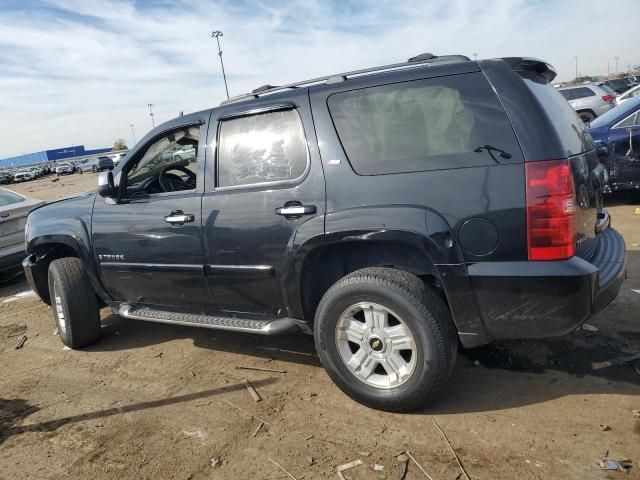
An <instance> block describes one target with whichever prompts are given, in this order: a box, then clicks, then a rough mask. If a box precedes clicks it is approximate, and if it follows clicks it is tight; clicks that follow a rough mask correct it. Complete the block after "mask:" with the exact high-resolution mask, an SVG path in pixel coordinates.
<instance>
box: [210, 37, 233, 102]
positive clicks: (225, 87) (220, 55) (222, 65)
mask: <svg viewBox="0 0 640 480" xmlns="http://www.w3.org/2000/svg"><path fill="white" fill-rule="evenodd" d="M220 37H222V32H221V31H220V30H214V31H213V32H211V38H215V39H216V42H218V56H219V57H220V66H221V67H222V78H223V79H224V89H225V90H226V92H227V99H229V87H228V86H227V75H226V74H225V73H224V62H223V61H222V49H221V48H220Z"/></svg>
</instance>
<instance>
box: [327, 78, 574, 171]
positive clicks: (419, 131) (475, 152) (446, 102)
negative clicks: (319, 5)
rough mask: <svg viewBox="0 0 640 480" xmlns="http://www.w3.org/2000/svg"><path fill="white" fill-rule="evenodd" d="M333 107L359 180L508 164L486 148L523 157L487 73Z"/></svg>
mask: <svg viewBox="0 0 640 480" xmlns="http://www.w3.org/2000/svg"><path fill="white" fill-rule="evenodd" d="M565 103H566V102H565ZM328 105H329V110H330V112H331V117H332V118H333V121H334V123H335V126H336V130H337V132H338V136H339V137H340V141H341V142H342V145H343V147H344V150H345V153H346V155H347V157H348V159H349V161H350V162H351V165H352V167H353V169H354V170H355V171H356V172H357V173H358V174H360V175H383V174H389V173H403V172H416V171H425V170H438V169H448V168H461V167H473V166H481V165H495V163H496V162H504V161H505V160H504V159H503V158H502V157H500V156H499V155H498V154H497V153H496V150H491V151H489V152H488V151H487V150H486V149H483V148H479V147H483V146H485V145H490V146H491V147H494V148H495V149H500V150H502V151H504V152H507V153H508V154H509V155H510V156H511V158H521V155H520V152H519V146H518V144H517V141H516V138H515V135H514V133H513V130H512V128H511V125H510V124H509V121H508V119H507V116H506V114H505V113H504V111H503V109H502V106H501V105H500V103H499V101H498V99H497V97H496V95H495V93H494V92H493V90H492V89H491V87H490V86H489V84H488V82H487V81H486V79H485V78H484V76H483V75H482V74H481V73H470V74H462V75H452V76H447V77H439V78H432V79H426V80H416V81H410V82H403V83H396V84H391V85H383V86H378V87H371V88H364V89H359V90H351V91H348V92H340V93H335V94H333V95H331V96H330V97H329V99H328ZM512 161H513V160H512Z"/></svg>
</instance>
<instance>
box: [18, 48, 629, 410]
mask: <svg viewBox="0 0 640 480" xmlns="http://www.w3.org/2000/svg"><path fill="white" fill-rule="evenodd" d="M554 76H555V73H554V72H553V70H552V68H551V67H550V66H549V65H547V64H545V63H544V62H542V61H539V60H533V59H527V58H501V59H493V60H483V61H477V62H475V61H470V60H469V59H468V58H466V57H462V56H449V57H434V56H431V55H423V56H420V57H418V58H416V59H412V61H409V62H406V63H401V64H395V65H390V66H386V67H378V68H372V69H367V70H360V71H356V72H349V73H344V74H340V75H334V76H330V77H323V78H316V79H313V80H310V81H307V82H300V83H296V84H292V85H285V86H281V87H272V86H265V87H261V88H259V89H257V90H255V91H253V92H252V93H250V94H247V95H244V96H241V97H237V98H234V99H231V100H229V101H225V102H223V104H222V105H220V106H219V107H217V108H213V109H209V110H204V111H202V112H197V113H193V114H190V115H185V116H182V117H179V118H177V119H175V120H172V121H170V122H168V123H165V124H164V125H161V126H159V127H157V128H155V129H154V130H152V131H151V132H150V133H149V134H148V135H147V136H146V137H145V138H144V139H143V140H142V141H140V142H139V143H138V144H137V146H136V148H134V149H133V150H132V151H131V152H130V153H129V155H128V157H127V158H126V159H125V160H123V161H122V162H121V163H120V164H119V165H118V166H117V167H116V169H115V170H114V171H113V172H105V173H103V174H101V177H100V183H99V186H98V191H97V194H95V193H91V194H85V195H82V196H79V197H77V198H74V199H68V200H63V201H60V202H56V203H53V204H50V205H47V206H45V207H43V208H40V209H38V210H36V211H34V212H32V213H31V214H30V216H29V219H28V224H27V238H26V241H27V249H28V255H29V256H28V257H27V258H26V259H25V261H24V267H25V270H26V274H27V277H28V279H29V282H30V284H31V285H32V287H33V289H34V290H35V291H36V292H37V293H38V294H39V295H40V297H41V298H42V299H43V300H44V301H45V302H47V303H49V304H51V305H52V306H53V307H54V308H53V312H54V316H55V320H56V322H57V325H58V329H59V332H60V337H61V339H62V341H63V342H64V343H65V344H66V345H67V346H69V347H71V348H79V347H83V346H85V345H88V344H90V343H92V342H95V341H96V340H97V339H98V337H99V335H100V319H99V314H98V309H99V307H100V306H101V305H104V304H106V305H108V306H109V307H110V308H111V309H112V310H113V312H115V313H117V314H119V315H121V316H123V317H125V318H129V319H140V320H149V321H156V322H164V323H176V324H181V325H194V326H200V327H209V328H216V329H225V330H234V331H239V332H250V333H258V334H265V335H275V334H288V333H294V332H297V331H302V332H307V333H312V334H313V335H314V336H315V341H316V347H317V351H318V354H319V356H320V359H321V361H322V363H323V365H324V366H325V367H326V369H327V371H328V373H329V375H330V376H331V378H332V379H333V380H334V381H335V382H336V384H337V385H338V386H339V387H340V388H341V389H342V390H344V391H345V392H347V393H348V394H349V395H350V396H351V397H353V398H354V399H356V400H357V401H359V402H362V403H364V404H366V405H369V406H371V407H374V408H379V409H384V410H409V409H414V408H417V407H419V406H421V405H423V404H424V403H426V402H427V401H429V400H430V399H431V398H432V397H433V395H434V394H435V393H436V392H437V391H438V390H440V389H441V388H442V387H443V385H444V384H445V383H446V382H447V379H448V378H449V375H450V374H451V371H452V369H453V366H454V362H455V359H456V354H457V349H458V344H459V343H460V344H462V346H464V347H475V346H478V345H482V344H486V343H487V342H491V341H493V340H499V339H513V338H534V337H544V336H551V335H562V334H565V333H567V332H570V331H572V330H574V329H575V328H576V327H578V326H579V325H581V324H582V323H583V322H584V321H585V320H586V319H587V318H589V316H591V315H592V314H594V313H595V312H597V311H598V310H600V309H602V308H603V307H605V306H606V305H607V304H608V303H609V302H610V301H611V300H613V298H615V296H616V295H617V293H618V291H619V290H620V288H621V284H622V281H623V278H624V276H625V258H626V257H625V255H626V254H625V245H624V241H623V239H622V237H621V236H620V235H619V234H618V232H616V231H615V230H614V229H613V228H611V227H610V226H609V224H610V219H609V216H608V214H607V212H606V211H605V210H603V209H602V186H603V183H604V182H605V173H604V168H603V167H602V165H601V164H600V163H599V161H598V156H597V153H596V151H595V149H594V148H593V145H592V142H591V139H590V137H589V135H588V134H586V133H585V131H584V125H583V124H582V122H581V121H580V119H579V118H578V117H577V116H576V113H575V112H574V111H573V110H572V108H571V107H570V106H569V104H568V103H567V102H566V101H565V100H564V98H563V97H562V96H561V95H560V94H559V93H558V92H556V91H555V90H554V88H553V87H552V86H551V85H550V81H551V80H552V79H553V78H554ZM176 149H193V150H194V153H195V161H194V162H190V161H188V160H185V159H180V160H177V159H176V158H175V156H174V155H166V154H163V153H164V152H166V151H167V150H171V151H174V150H176ZM248 353H250V352H248Z"/></svg>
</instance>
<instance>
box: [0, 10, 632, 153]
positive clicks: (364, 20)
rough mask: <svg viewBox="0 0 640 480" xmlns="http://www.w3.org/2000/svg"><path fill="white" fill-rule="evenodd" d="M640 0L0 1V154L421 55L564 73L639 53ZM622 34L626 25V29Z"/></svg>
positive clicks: (596, 69)
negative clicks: (533, 63)
mask: <svg viewBox="0 0 640 480" xmlns="http://www.w3.org/2000/svg"><path fill="white" fill-rule="evenodd" d="M638 24H640V2H638V1H637V0H632V1H628V0H624V1H623V0H610V1H608V2H606V3H603V2H602V0H597V1H591V0H564V1H563V0H557V1H553V0H495V1H492V2H485V1H474V0H467V1H463V0H421V1H418V0H407V1H402V0H378V1H346V0H345V1H341V0H335V1H331V0H292V1H268V0H262V1H256V2H254V1H249V0H237V1H233V0H227V1H214V0H175V1H174V0H160V1H131V0H21V1H18V0H3V1H2V2H0V92H2V93H1V94H0V112H2V115H0V128H1V131H2V135H1V136H0V158H3V157H7V156H11V155H17V154H21V153H28V152H33V151H37V150H42V149H49V148H55V147H59V146H66V145H71V144H85V145H86V146H87V147H89V148H94V147H95V148H97V147H103V146H109V145H111V144H112V143H113V141H114V140H115V139H116V138H118V137H123V138H125V139H126V140H127V141H128V142H129V143H131V129H130V127H129V125H130V124H134V125H135V127H134V128H135V133H136V137H137V138H138V139H139V138H141V137H142V136H143V135H144V134H145V133H146V132H147V131H148V130H149V129H150V128H151V120H150V118H149V115H148V109H147V104H148V103H152V104H154V105H155V107H154V110H155V113H156V119H157V120H159V121H164V120H168V119H170V118H172V117H174V116H176V115H177V114H178V113H179V112H180V111H181V110H182V111H184V112H185V113H186V112H190V111H194V110H200V109H203V108H207V107H210V106H213V105H216V104H218V103H219V102H220V100H222V99H223V98H224V85H223V83H222V78H221V74H220V65H219V61H218V57H217V54H216V47H215V41H214V40H213V39H212V38H210V37H209V34H210V32H211V31H212V30H214V29H220V30H222V31H223V32H224V36H223V37H222V39H221V40H222V48H223V51H224V61H225V67H226V70H227V74H228V80H229V89H230V92H231V94H232V95H234V94H239V93H243V92H246V91H248V90H251V89H253V88H256V87H257V86H260V85H263V84H265V83H271V84H280V83H285V82H291V81H295V80H300V79H304V78H310V77H313V76H319V75H324V74H330V73H335V72H340V71H345V70H353V69H357V68H364V67H368V66H373V65H380V64H385V63H394V62H398V61H402V60H406V59H407V58H409V57H410V56H413V55H416V54H418V53H421V52H433V53H436V54H450V53H461V54H466V55H468V56H472V55H473V53H474V52H477V53H478V55H479V57H481V58H487V57H498V56H519V55H522V56H534V57H540V58H543V59H545V60H546V61H548V62H550V63H551V64H553V65H554V66H555V67H556V69H557V70H558V73H559V77H560V78H561V79H562V78H564V79H568V78H571V77H572V76H573V75H574V70H575V59H574V56H575V55H578V68H579V71H580V73H582V74H603V73H606V72H607V61H609V62H610V66H611V69H612V70H613V69H614V66H615V61H614V57H615V56H618V57H619V68H620V69H623V68H626V66H627V64H632V65H637V64H638V63H640V47H639V45H640V43H639V42H637V41H625V40H624V36H625V35H626V37H627V38H633V39H634V40H635V38H636V36H637V35H636V34H637V32H638ZM625 32H626V33H625Z"/></svg>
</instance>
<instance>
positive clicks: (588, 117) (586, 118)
mask: <svg viewBox="0 0 640 480" xmlns="http://www.w3.org/2000/svg"><path fill="white" fill-rule="evenodd" d="M578 116H579V117H580V119H581V120H582V122H583V123H589V122H592V121H594V120H595V118H596V114H595V113H593V112H592V111H591V110H583V111H581V112H578Z"/></svg>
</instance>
